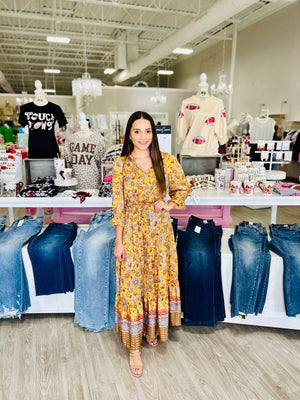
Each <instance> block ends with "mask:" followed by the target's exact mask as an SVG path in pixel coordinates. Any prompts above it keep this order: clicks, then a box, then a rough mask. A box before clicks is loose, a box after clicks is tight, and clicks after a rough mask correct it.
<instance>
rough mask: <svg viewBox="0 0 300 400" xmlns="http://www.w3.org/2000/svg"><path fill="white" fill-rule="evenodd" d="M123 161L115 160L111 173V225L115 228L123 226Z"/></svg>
mask: <svg viewBox="0 0 300 400" xmlns="http://www.w3.org/2000/svg"><path fill="white" fill-rule="evenodd" d="M123 189H124V188H123V160H122V159H121V158H117V159H116V160H115V161H114V165H113V171H112V210H113V215H114V216H113V219H112V220H111V224H112V225H115V226H124V222H125V211H124V190H123Z"/></svg>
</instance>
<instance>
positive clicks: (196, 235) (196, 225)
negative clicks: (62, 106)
mask: <svg viewBox="0 0 300 400" xmlns="http://www.w3.org/2000/svg"><path fill="white" fill-rule="evenodd" d="M222 234H223V231H222V227H220V226H217V227H216V226H215V224H214V221H213V220H202V219H200V218H197V217H195V216H191V217H190V218H189V221H188V224H187V228H186V231H178V242H177V250H178V260H179V280H180V288H181V297H182V310H183V312H184V321H183V322H184V323H185V324H186V325H207V326H214V325H216V323H217V321H223V320H224V317H225V309H224V299H223V288H222V278H221V238H222Z"/></svg>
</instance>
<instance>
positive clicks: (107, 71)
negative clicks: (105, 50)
mask: <svg viewBox="0 0 300 400" xmlns="http://www.w3.org/2000/svg"><path fill="white" fill-rule="evenodd" d="M114 72H116V70H115V69H114V68H105V70H104V73H105V74H106V75H111V74H113V73H114Z"/></svg>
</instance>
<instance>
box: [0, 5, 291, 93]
mask: <svg viewBox="0 0 300 400" xmlns="http://www.w3.org/2000/svg"><path fill="white" fill-rule="evenodd" d="M229 2H230V3H232V10H231V14H230V15H226V10H227V9H228V7H227V6H228V4H229ZM288 4H289V2H288V1H287V0H271V1H265V0H259V1H249V0H188V1H187V0H152V1H151V0H150V1H146V0H103V1H100V0H77V1H76V0H41V1H38V0H0V45H1V47H0V51H1V55H0V92H2V93H3V92H11V91H14V92H15V93H21V92H22V91H26V92H28V93H32V92H33V90H34V81H35V80H36V79H38V80H40V81H41V82H42V83H43V87H47V88H51V89H52V88H54V87H55V89H56V94H59V95H69V94H71V81H72V79H74V78H78V77H81V75H82V74H83V73H84V72H85V70H86V68H87V71H88V72H89V73H90V74H91V77H92V78H97V79H101V80H102V82H103V84H105V85H113V84H115V83H118V84H122V85H127V86H128V85H133V84H134V83H135V82H137V81H141V80H142V81H147V79H150V78H151V77H153V76H154V75H155V74H156V71H157V70H158V69H159V68H169V67H171V66H172V64H174V63H176V62H178V60H180V57H183V56H175V55H174V54H172V51H171V48H172V45H173V44H174V48H175V47H176V41H177V42H180V38H182V41H184V43H180V47H183V46H186V47H192V48H193V49H194V51H195V52H199V51H201V50H203V49H204V48H205V47H207V46H210V45H213V44H215V43H216V42H217V41H219V40H222V39H223V38H224V31H227V32H228V33H227V38H230V35H231V28H232V24H233V23H234V22H237V23H238V29H239V30H240V29H244V28H245V27H247V26H249V25H251V24H253V23H255V22H257V21H258V20H260V19H262V18H265V17H266V16H268V15H270V14H272V13H274V12H276V11H278V10H279V9H281V8H282V7H285V6H286V5H288ZM222 7H224V15H226V17H225V20H222V21H221V22H220V20H216V21H214V20H213V18H212V17H213V14H214V10H218V9H221V8H222ZM234 10H235V11H234ZM205 18H206V19H208V18H210V25H209V27H208V28H205V29H204V32H203V31H201V27H202V26H206V25H204V22H205V21H204V19H205ZM195 27H199V29H195ZM202 30H203V29H202ZM187 33H188V34H187ZM48 35H54V36H67V37H69V38H70V39H71V41H70V43H69V44H55V43H48V42H47V41H46V36H48ZM178 38H179V39H178ZM120 45H125V47H126V50H127V53H126V54H127V57H126V64H127V65H126V68H127V69H128V71H129V73H128V74H127V75H126V78H121V77H122V75H121V74H120V73H121V70H118V71H117V72H116V73H115V74H114V75H112V76H109V75H104V73H103V71H104V69H105V68H107V67H114V66H115V54H116V51H117V49H118V48H119V50H120V47H122V46H120ZM85 54H86V56H85ZM119 54H120V53H119ZM122 54H124V53H122ZM185 57H186V56H185ZM44 68H58V69H60V70H61V73H60V74H58V75H54V74H45V73H44V72H43V69H44ZM1 71H2V73H3V75H4V77H3V75H1ZM130 71H131V72H130ZM123 74H124V73H123Z"/></svg>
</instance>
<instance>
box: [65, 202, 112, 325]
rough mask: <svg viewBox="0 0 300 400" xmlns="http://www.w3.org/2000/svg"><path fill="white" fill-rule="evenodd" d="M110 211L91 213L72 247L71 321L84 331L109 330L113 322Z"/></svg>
mask: <svg viewBox="0 0 300 400" xmlns="http://www.w3.org/2000/svg"><path fill="white" fill-rule="evenodd" d="M112 217H113V215H112V210H107V211H102V212H100V213H98V214H95V215H94V216H93V217H92V219H91V221H90V224H89V229H88V231H83V230H81V231H80V232H79V234H78V236H77V238H76V240H75V241H74V245H73V248H72V254H73V260H74V266H75V304H74V307H75V320H74V322H75V323H77V324H79V325H80V326H82V327H84V328H85V329H86V330H89V331H93V332H99V331H103V330H106V329H112V328H113V327H114V323H115V315H114V306H115V295H116V259H115V256H114V247H115V227H114V226H113V225H111V223H110V220H111V219H112Z"/></svg>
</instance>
